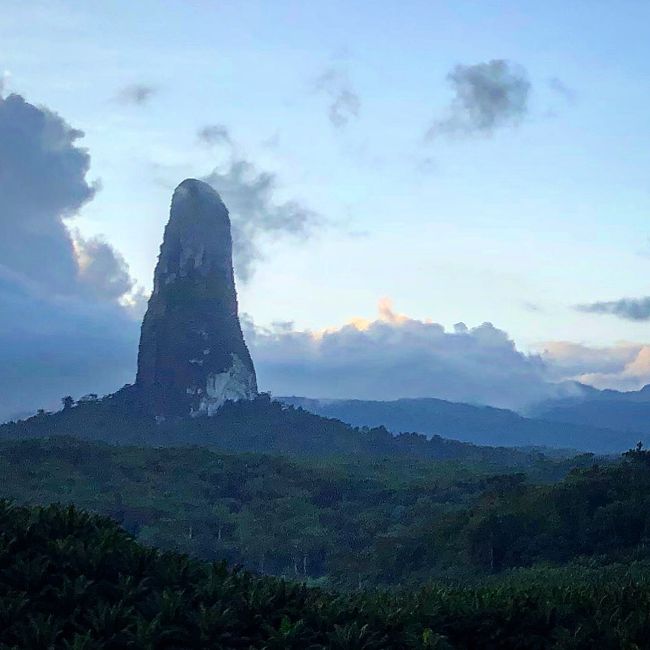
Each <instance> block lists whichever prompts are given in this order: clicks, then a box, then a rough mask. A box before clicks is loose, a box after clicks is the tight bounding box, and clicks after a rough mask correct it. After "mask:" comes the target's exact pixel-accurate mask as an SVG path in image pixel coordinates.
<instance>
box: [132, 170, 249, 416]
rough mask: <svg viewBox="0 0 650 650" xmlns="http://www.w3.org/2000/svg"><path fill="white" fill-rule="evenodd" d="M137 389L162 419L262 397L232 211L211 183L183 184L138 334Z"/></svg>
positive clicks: (209, 412) (189, 181) (208, 411)
mask: <svg viewBox="0 0 650 650" xmlns="http://www.w3.org/2000/svg"><path fill="white" fill-rule="evenodd" d="M136 386H137V388H138V390H139V392H140V396H141V399H142V400H143V402H144V404H145V405H146V408H147V409H148V410H149V411H150V412H151V413H153V414H154V415H156V416H163V417H170V416H184V415H201V414H206V415H213V414H214V413H215V412H216V411H217V410H218V409H219V407H220V406H221V405H222V404H223V403H224V402H225V401H226V400H240V399H252V398H254V397H255V395H257V381H256V377H255V368H254V367H253V362H252V360H251V356H250V353H249V352H248V348H247V347H246V343H245V342H244V337H243V334H242V330H241V325H240V323H239V316H238V313H237V293H236V290H235V279H234V274H233V267H232V237H231V233H230V218H229V216H228V210H227V209H226V206H225V205H224V204H223V202H222V201H221V198H220V197H219V195H218V194H217V192H215V190H214V189H212V187H210V186H209V185H208V184H206V183H203V182H201V181H198V180H194V179H187V180H185V181H183V182H182V183H181V184H180V185H179V186H178V187H177V188H176V190H175V191H174V195H173V197H172V204H171V212H170V218H169V223H168V224H167V227H166V228H165V235H164V238H163V243H162V246H161V247H160V255H159V257H158V264H157V266H156V270H155V273H154V289H153V293H152V295H151V298H150V299H149V305H148V308H147V313H146V314H145V317H144V320H143V323H142V331H141V336H140V347H139V353H138V374H137V378H136Z"/></svg>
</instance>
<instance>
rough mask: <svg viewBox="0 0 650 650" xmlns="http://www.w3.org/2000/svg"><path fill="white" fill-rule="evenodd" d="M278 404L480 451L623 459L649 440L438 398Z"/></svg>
mask: <svg viewBox="0 0 650 650" xmlns="http://www.w3.org/2000/svg"><path fill="white" fill-rule="evenodd" d="M278 399H279V400H280V401H282V402H284V403H285V404H291V405H292V406H296V407H301V408H304V409H306V410H308V411H310V412H312V413H317V414H318V415H322V416H323V417H329V418H338V419H339V420H342V421H343V422H347V423H348V424H350V425H352V426H369V427H375V426H385V427H386V428H387V429H389V430H390V431H392V432H394V433H399V432H402V431H419V432H421V433H425V434H428V435H440V436H444V437H445V438H453V439H454V440H462V441H464V442H469V443H472V444H475V445H501V446H512V447H525V446H538V447H556V448H564V449H567V448H570V449H576V450H580V451H587V452H594V453H601V454H607V453H616V454H618V453H622V452H623V451H625V450H626V449H629V448H630V447H632V446H634V445H635V444H636V443H637V442H639V441H643V442H645V439H646V434H645V433H639V432H638V431H635V429H634V427H627V430H624V431H622V430H621V429H623V428H625V427H614V426H611V422H610V421H609V420H607V424H606V425H605V426H607V427H610V428H604V426H603V424H602V421H601V423H600V424H599V420H598V419H597V418H592V420H591V421H590V422H589V423H588V424H586V423H585V422H581V421H579V420H578V419H576V420H575V421H562V418H561V417H553V418H552V419H551V418H549V419H540V418H526V417H522V416H521V415H519V414H517V413H514V412H513V411H508V410H506V409H497V408H492V407H490V406H473V405H470V404H462V403H457V402H448V401H446V400H441V399H435V398H419V399H398V400H392V401H384V402H382V401H364V400H318V399H308V398H305V397H278ZM635 422H636V424H638V423H639V421H638V420H636V421H635ZM640 430H641V431H644V430H645V429H643V428H641V429H640Z"/></svg>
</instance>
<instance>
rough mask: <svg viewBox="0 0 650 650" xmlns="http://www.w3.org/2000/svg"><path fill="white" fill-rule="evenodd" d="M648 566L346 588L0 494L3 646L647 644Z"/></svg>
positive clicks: (589, 647)
mask: <svg viewBox="0 0 650 650" xmlns="http://www.w3.org/2000/svg"><path fill="white" fill-rule="evenodd" d="M649 575H650V571H649V567H647V566H646V565H644V564H636V565H634V566H632V567H620V566H612V567H609V568H608V569H607V570H606V571H605V572H596V571H594V570H591V569H589V568H588V567H574V568H571V569H565V570H552V569H545V570H534V571H530V570H529V571H520V572H518V573H516V574H512V575H509V576H507V577H506V578H504V579H500V580H498V581H495V580H492V581H490V582H488V583H486V584H484V585H481V586H477V587H471V588H470V587H466V588H451V587H442V586H435V585H433V586H429V587H426V588H423V589H420V590H417V591H411V592H393V593H387V592H356V593H350V594H346V595H341V594H335V593H331V592H327V591H323V590H320V589H314V588H307V587H304V586H301V585H299V584H295V583H294V584H292V583H287V582H285V581H283V580H281V579H277V578H269V577H255V576H253V575H250V574H247V573H245V572H242V571H229V570H227V568H226V567H225V565H224V564H204V563H201V562H198V561H195V560H191V559H189V558H188V557H187V556H184V555H178V554H175V553H162V552H160V551H156V550H152V549H149V548H146V547H143V546H140V545H139V544H137V543H136V542H134V541H133V540H132V539H131V538H130V537H129V535H128V534H126V533H125V532H124V531H122V530H121V529H119V528H118V527H117V525H116V524H114V523H113V522H111V521H110V520H107V519H102V518H99V517H97V516H91V515H87V514H85V513H82V512H79V511H77V510H75V509H74V508H71V507H70V508H61V507H56V506H50V507H48V508H45V509H41V508H33V509H30V508H20V507H11V506H9V505H8V504H7V503H6V502H0V648H3V649H7V650H8V649H10V648H30V650H39V649H41V648H42V649H46V648H47V649H50V648H54V649H59V648H61V649H70V648H75V649H77V650H81V649H90V648H93V649H94V648H103V649H113V648H114V649H118V648H139V649H147V648H169V649H172V648H178V649H180V648H211V649H215V648H216V649H219V648H224V649H225V648H246V649H249V650H250V649H258V648H259V649H260V650H261V649H269V650H270V649H272V648H277V649H283V650H290V649H292V648H294V649H296V650H298V649H311V650H318V649H319V648H322V649H325V648H329V649H332V650H336V649H341V650H344V649H347V650H352V649H359V650H360V649H365V650H373V649H376V650H379V649H392V648H395V649H397V648H401V649H407V648H438V649H439V650H443V649H450V648H477V649H482V648H485V649H488V648H489V649H493V648H519V649H531V650H533V649H535V650H538V649H544V648H558V649H559V648H563V649H568V648H572V649H575V650H581V649H584V650H598V649H603V650H604V649H609V648H630V649H632V648H647V647H648V639H649V638H650V582H649V580H648V576H649Z"/></svg>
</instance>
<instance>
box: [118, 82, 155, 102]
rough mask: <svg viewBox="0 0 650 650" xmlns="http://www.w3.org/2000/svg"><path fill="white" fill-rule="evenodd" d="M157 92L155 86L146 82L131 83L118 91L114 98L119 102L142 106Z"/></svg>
mask: <svg viewBox="0 0 650 650" xmlns="http://www.w3.org/2000/svg"><path fill="white" fill-rule="evenodd" d="M157 92H158V89H157V88H156V87H155V86H150V85H147V84H131V85H128V86H125V87H124V88H122V89H121V90H120V91H118V93H117V95H116V96H115V99H116V100H117V101H118V102H119V103H121V104H126V105H131V106H143V105H144V104H147V103H148V102H149V101H150V100H151V98H152V97H153V96H154V95H155V94H156V93H157Z"/></svg>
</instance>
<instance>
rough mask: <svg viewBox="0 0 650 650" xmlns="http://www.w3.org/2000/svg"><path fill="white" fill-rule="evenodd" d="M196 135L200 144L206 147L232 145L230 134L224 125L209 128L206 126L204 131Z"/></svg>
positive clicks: (214, 125) (209, 126)
mask: <svg viewBox="0 0 650 650" xmlns="http://www.w3.org/2000/svg"><path fill="white" fill-rule="evenodd" d="M196 135H197V138H198V139H199V142H201V143H203V144H205V145H209V146H211V145H215V144H226V145H230V144H232V139H231V138H230V133H229V132H228V129H227V128H226V127H225V126H224V125H223V124H210V125H208V126H204V127H203V128H202V129H199V131H198V133H197V134H196Z"/></svg>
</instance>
